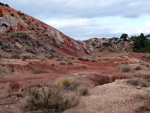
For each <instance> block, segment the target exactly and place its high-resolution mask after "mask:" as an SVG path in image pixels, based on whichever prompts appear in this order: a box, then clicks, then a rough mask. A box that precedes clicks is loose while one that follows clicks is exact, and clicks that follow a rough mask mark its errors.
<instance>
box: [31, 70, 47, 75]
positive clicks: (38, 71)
mask: <svg viewBox="0 0 150 113" xmlns="http://www.w3.org/2000/svg"><path fill="white" fill-rule="evenodd" d="M42 73H47V71H43V70H41V69H35V70H34V71H33V74H42Z"/></svg>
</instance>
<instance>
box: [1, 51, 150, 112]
mask: <svg viewBox="0 0 150 113" xmlns="http://www.w3.org/2000/svg"><path fill="white" fill-rule="evenodd" d="M141 57H142V55H141V54H126V56H122V55H117V56H116V55H115V54H113V55H111V56H110V55H109V56H107V55H106V56H105V57H104V56H97V57H91V58H88V59H89V60H93V59H94V60H96V62H95V61H93V62H92V61H81V60H78V59H77V58H75V59H71V58H68V57H65V58H62V59H57V58H54V59H49V60H45V61H39V60H26V61H22V60H15V59H1V60H0V65H1V66H2V67H5V68H2V67H1V68H2V69H5V70H7V71H3V73H1V78H0V88H1V89H0V92H1V93H0V98H1V100H0V112H1V113H21V112H22V110H21V108H20V107H21V106H23V103H24V102H25V98H26V95H25V93H24V92H25V91H26V90H27V89H28V87H35V86H37V87H41V85H45V86H49V85H51V84H53V83H54V81H55V80H56V79H58V78H59V77H68V78H69V79H70V80H71V81H72V83H76V84H78V87H80V86H84V87H86V88H88V89H89V95H88V96H85V97H84V96H83V97H81V99H80V102H79V105H78V106H77V107H76V108H74V109H73V110H69V111H65V112H67V113H92V112H93V113H134V111H135V109H136V108H138V107H139V106H140V105H142V104H143V103H144V101H145V100H144V99H139V98H137V96H138V95H141V96H145V95H146V94H147V92H148V91H149V90H150V89H149V88H140V89H137V88H136V87H135V86H132V85H127V84H126V79H127V78H131V77H133V76H138V77H139V76H140V77H146V78H149V76H150V66H149V63H148V62H145V61H141ZM62 62H63V63H62ZM70 62H71V63H70ZM124 64H128V65H129V66H130V67H131V69H132V70H131V72H128V73H124V72H121V70H120V69H119V67H120V66H121V65H124ZM137 66H140V67H141V70H135V68H136V67H137ZM6 72H7V73H6ZM6 74H7V75H6ZM116 79H123V80H116ZM115 80H116V81H115ZM114 81H115V82H114ZM75 91H76V90H75Z"/></svg>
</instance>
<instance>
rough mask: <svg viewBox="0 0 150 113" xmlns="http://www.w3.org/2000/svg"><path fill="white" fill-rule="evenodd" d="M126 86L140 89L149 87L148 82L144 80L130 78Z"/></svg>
mask: <svg viewBox="0 0 150 113" xmlns="http://www.w3.org/2000/svg"><path fill="white" fill-rule="evenodd" d="M127 84H131V85H134V86H141V87H149V86H150V82H149V81H148V80H146V79H144V78H131V79H129V80H128V81H127Z"/></svg>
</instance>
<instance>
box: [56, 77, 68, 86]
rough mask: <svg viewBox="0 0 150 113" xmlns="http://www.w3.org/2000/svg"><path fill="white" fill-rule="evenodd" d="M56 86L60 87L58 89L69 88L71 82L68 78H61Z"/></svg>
mask: <svg viewBox="0 0 150 113" xmlns="http://www.w3.org/2000/svg"><path fill="white" fill-rule="evenodd" d="M55 84H56V85H57V86H58V87H61V88H66V87H69V86H70V84H71V82H70V80H69V79H67V78H59V79H57V80H56V82H55Z"/></svg>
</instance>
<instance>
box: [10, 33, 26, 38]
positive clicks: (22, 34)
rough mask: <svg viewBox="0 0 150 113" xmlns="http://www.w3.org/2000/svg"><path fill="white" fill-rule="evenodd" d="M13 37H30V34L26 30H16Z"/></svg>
mask: <svg viewBox="0 0 150 113" xmlns="http://www.w3.org/2000/svg"><path fill="white" fill-rule="evenodd" d="M11 36H12V37H19V38H23V39H28V38H29V35H28V34H27V33H25V32H14V33H12V34H11Z"/></svg>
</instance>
